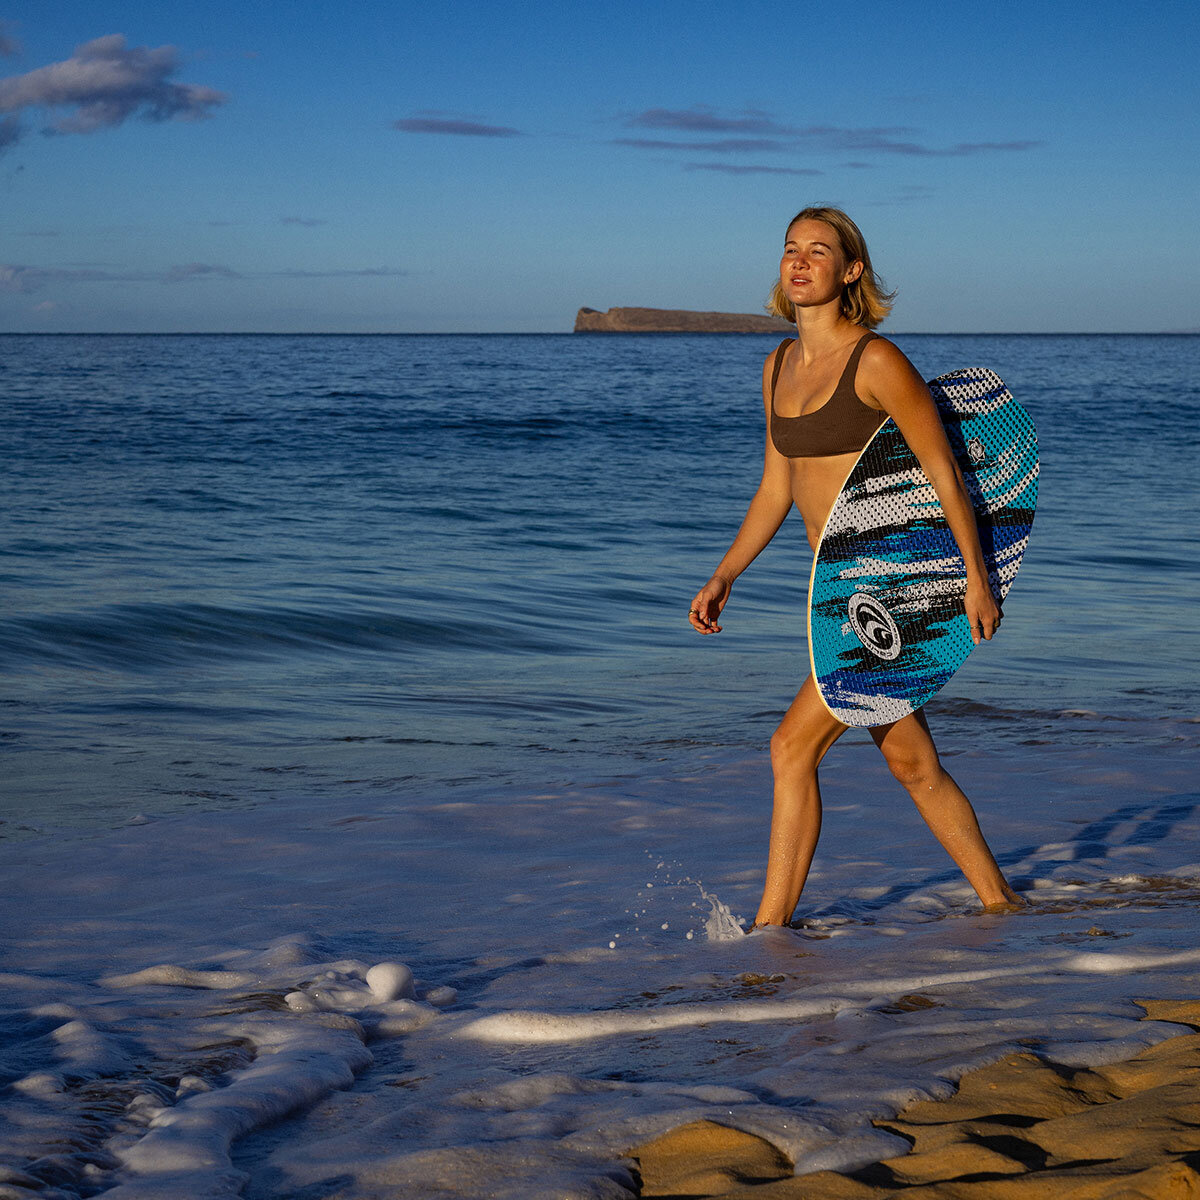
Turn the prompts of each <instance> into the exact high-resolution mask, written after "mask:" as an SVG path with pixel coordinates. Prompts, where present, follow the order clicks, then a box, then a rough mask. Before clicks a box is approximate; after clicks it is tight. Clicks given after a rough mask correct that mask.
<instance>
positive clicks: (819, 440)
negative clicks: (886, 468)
mask: <svg viewBox="0 0 1200 1200" xmlns="http://www.w3.org/2000/svg"><path fill="white" fill-rule="evenodd" d="M875 337H876V335H875V334H873V333H871V332H870V331H869V330H860V331H859V332H858V335H857V336H856V337H855V338H854V340H853V341H850V342H848V343H846V344H844V345H842V346H840V347H838V350H837V351H836V352H834V353H831V354H830V355H829V356H828V361H825V362H815V363H813V364H810V366H809V367H808V368H803V367H801V366H800V365H799V363H798V361H797V362H793V363H792V364H791V366H792V369H791V370H788V369H787V367H788V365H789V364H788V361H787V360H788V357H789V355H790V354H791V353H793V351H794V346H793V339H790V338H789V339H787V340H786V341H784V342H783V343H782V344H781V345H780V346H779V348H778V350H776V352H775V355H774V356H773V362H772V377H771V389H770V409H769V412H770V436H771V440H772V442H773V443H774V445H775V448H776V449H777V450H778V451H779V452H780V453H781V454H783V455H784V457H785V458H786V459H787V463H788V471H789V474H790V479H791V492H792V499H793V501H794V502H795V504H796V507H797V508H798V509H799V510H800V515H801V516H802V517H803V518H804V526H805V530H806V531H807V533H808V540H809V543H810V544H811V545H812V546H813V547H814V548H815V546H816V543H817V539H818V538H819V537H820V534H821V529H822V527H823V526H824V524H825V519H826V518H827V517H828V516H829V510H830V509H831V508H832V507H833V502H834V501H835V500H836V499H837V495H838V492H839V491H840V490H841V487H842V484H843V483H844V482H845V479H846V476H847V475H848V474H849V472H850V469H851V468H852V467H853V466H854V462H855V460H856V459H857V458H858V455H859V452H860V451H861V450H862V448H863V446H865V445H866V443H867V442H868V441H869V440H870V438H871V436H872V434H874V432H875V430H876V429H878V428H879V426H880V425H882V424H883V422H884V421H885V420H886V419H887V414H886V413H884V412H882V411H880V410H879V409H876V408H873V407H871V406H870V405H867V404H865V403H864V402H863V401H862V400H861V399H860V398H859V396H858V394H857V391H856V389H855V378H856V376H857V370H858V362H859V358H860V357H861V355H862V352H863V351H864V350H865V349H866V347H867V345H868V343H870V342H871V341H873V340H874V339H875Z"/></svg>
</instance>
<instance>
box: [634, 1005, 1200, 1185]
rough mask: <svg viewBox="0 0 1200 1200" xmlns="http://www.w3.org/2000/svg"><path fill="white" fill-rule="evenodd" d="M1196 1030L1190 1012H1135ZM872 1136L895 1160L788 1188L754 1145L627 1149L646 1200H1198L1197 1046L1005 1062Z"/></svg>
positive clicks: (786, 1173) (680, 1140) (770, 1155)
mask: <svg viewBox="0 0 1200 1200" xmlns="http://www.w3.org/2000/svg"><path fill="white" fill-rule="evenodd" d="M1139 1004H1141V1006H1142V1007H1143V1008H1144V1009H1145V1010H1146V1019H1147V1020H1155V1021H1171V1022H1175V1023H1178V1024H1180V1025H1183V1026H1190V1027H1191V1028H1192V1029H1197V1030H1200V1001H1191V1000H1189V1001H1177V1000H1173V1001H1154V1000H1142V1001H1139ZM875 1124H876V1125H877V1126H878V1127H879V1128H880V1129H882V1130H885V1131H887V1132H889V1133H895V1134H898V1135H899V1136H901V1137H903V1138H905V1139H907V1140H908V1141H911V1142H912V1150H911V1152H909V1153H908V1154H905V1155H902V1156H900V1157H898V1158H889V1159H885V1160H884V1161H882V1162H878V1163H875V1164H872V1165H871V1166H868V1167H863V1168H861V1169H859V1170H856V1171H852V1172H848V1173H844V1174H843V1173H840V1172H836V1171H818V1172H815V1173H812V1174H807V1175H800V1176H795V1175H793V1174H792V1168H791V1164H790V1163H789V1162H788V1160H787V1158H786V1157H785V1156H784V1155H783V1154H781V1153H780V1151H779V1150H778V1149H777V1148H776V1147H774V1146H772V1145H771V1144H770V1143H769V1142H766V1141H764V1140H763V1139H762V1138H758V1137H754V1136H752V1135H750V1134H747V1133H742V1132H740V1131H738V1130H733V1129H728V1128H725V1127H723V1126H720V1125H717V1124H714V1123H712V1122H709V1121H697V1122H694V1123H692V1124H690V1125H685V1126H682V1127H680V1128H678V1129H674V1130H671V1131H670V1132H668V1133H666V1134H664V1135H662V1136H661V1137H658V1138H655V1139H653V1140H652V1141H649V1142H645V1143H643V1144H642V1145H639V1146H634V1147H632V1148H631V1149H630V1151H629V1157H631V1158H633V1159H635V1160H636V1162H637V1165H638V1170H639V1172H640V1174H641V1179H642V1189H641V1195H642V1196H656V1197H663V1198H666V1197H674V1198H676V1200H682V1198H683V1197H688V1198H700V1197H714V1196H720V1197H722V1198H723V1200H886V1198H887V1197H892V1196H902V1197H903V1198H904V1200H1143V1198H1144V1200H1192V1198H1193V1197H1200V1033H1191V1034H1182V1035H1181V1036H1179V1037H1174V1038H1170V1039H1168V1040H1167V1041H1164V1042H1160V1043H1158V1044H1157V1045H1155V1046H1152V1047H1151V1048H1150V1049H1148V1050H1146V1051H1144V1052H1143V1053H1141V1054H1139V1055H1137V1056H1136V1057H1135V1058H1132V1059H1129V1060H1127V1061H1125V1062H1119V1063H1113V1064H1110V1065H1108V1066H1102V1067H1095V1068H1092V1069H1079V1070H1076V1069H1071V1068H1068V1067H1064V1066H1061V1065H1058V1064H1055V1063H1053V1062H1047V1061H1045V1060H1043V1059H1039V1058H1035V1057H1034V1056H1033V1055H1031V1054H1014V1055H1010V1056H1009V1057H1007V1058H1004V1059H1002V1060H1001V1061H999V1062H996V1063H992V1064H991V1065H989V1066H986V1067H981V1068H979V1069H978V1070H975V1071H971V1072H969V1073H968V1074H966V1075H964V1076H963V1078H962V1079H961V1081H960V1082H959V1088H958V1091H957V1092H956V1093H955V1095H953V1096H952V1097H950V1098H949V1099H946V1100H940V1101H921V1102H918V1103H916V1104H912V1105H909V1106H908V1107H907V1108H906V1109H904V1111H903V1112H901V1113H900V1114H899V1115H898V1116H897V1117H896V1118H895V1119H894V1120H888V1121H877V1122H875Z"/></svg>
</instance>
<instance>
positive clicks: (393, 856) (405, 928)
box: [0, 746, 1200, 1200]
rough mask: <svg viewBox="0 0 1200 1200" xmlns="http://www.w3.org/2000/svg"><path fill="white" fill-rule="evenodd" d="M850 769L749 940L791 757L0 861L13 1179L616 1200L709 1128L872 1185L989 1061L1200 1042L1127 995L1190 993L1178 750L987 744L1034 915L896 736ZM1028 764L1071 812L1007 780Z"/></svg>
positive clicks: (993, 786) (5, 1103)
mask: <svg viewBox="0 0 1200 1200" xmlns="http://www.w3.org/2000/svg"><path fill="white" fill-rule="evenodd" d="M841 762H842V764H843V765H842V766H841V768H840V769H836V770H831V771H830V772H828V773H827V776H826V780H825V785H824V786H825V792H826V797H827V799H828V801H829V804H828V816H827V824H826V830H825V836H824V839H823V841H822V845H821V848H820V851H819V854H818V858H817V861H816V863H815V866H814V871H813V874H812V880H811V883H810V886H809V890H808V892H807V893H806V896H805V903H806V907H805V908H804V909H802V912H801V915H802V916H804V918H805V919H804V924H803V926H802V927H801V928H799V929H797V930H791V931H789V930H780V929H768V930H764V931H760V932H759V933H756V934H755V935H754V936H752V937H745V936H740V935H737V936H735V929H736V922H735V921H734V918H733V914H734V913H736V912H745V911H748V910H752V908H753V904H754V902H755V901H756V899H757V895H756V889H757V885H758V879H759V875H758V872H759V870H761V861H760V856H761V854H762V852H763V849H764V846H765V832H766V805H765V803H762V802H760V800H759V799H757V798H756V799H755V800H754V801H753V802H751V801H750V800H748V799H747V797H748V796H754V795H755V794H756V793H757V795H758V796H762V795H765V794H766V788H765V787H764V786H763V784H764V783H765V773H764V771H763V768H762V766H761V764H754V765H751V766H743V765H739V764H731V765H728V766H726V767H717V766H714V768H713V769H712V771H711V772H710V773H709V774H708V775H707V776H706V777H704V779H703V780H700V781H693V782H691V783H689V784H687V785H686V786H685V785H680V784H674V785H669V784H663V785H652V784H650V783H648V782H640V783H637V784H635V785H633V786H631V787H629V788H628V789H626V790H625V791H621V790H619V789H614V788H594V789H583V790H580V791H578V792H574V793H569V794H566V795H563V796H555V797H552V798H546V799H542V800H538V799H536V798H534V797H529V796H515V797H500V798H495V799H493V798H490V797H487V796H484V795H477V796H475V797H474V798H471V799H469V800H462V799H460V800H459V801H457V802H456V803H455V805H454V806H453V808H452V809H447V808H446V806H445V805H442V804H440V803H433V804H429V805H425V806H422V805H420V804H418V803H413V804H409V805H406V806H397V805H395V804H392V805H390V806H389V805H387V804H381V805H380V806H379V807H378V809H376V810H373V811H370V812H367V811H366V810H365V809H364V808H363V806H362V805H361V804H360V805H358V808H357V810H356V812H355V813H354V814H347V813H345V812H332V813H331V812H327V811H325V810H324V806H321V805H315V804H313V805H310V804H305V803H303V802H300V801H296V802H295V803H293V804H291V805H288V806H283V805H275V806H263V807H261V808H259V809H255V810H250V811H245V812H240V813H221V814H208V815H204V814H200V815H195V816H187V817H172V818H166V819H160V820H152V821H150V822H147V823H144V824H140V825H136V826H125V827H123V828H121V829H118V830H114V831H112V832H110V833H106V834H101V835H94V836H86V837H81V836H74V837H72V838H71V839H70V840H68V839H65V838H64V839H53V838H48V839H43V840H42V841H39V842H31V841H29V840H26V841H24V842H22V843H20V844H19V845H14V844H2V845H0V879H2V880H3V882H2V883H0V905H2V910H0V911H3V912H4V913H5V914H6V917H5V927H4V929H3V930H0V941H2V942H3V944H4V945H5V946H6V947H7V953H6V961H5V963H4V967H5V971H4V973H3V974H0V1019H2V1020H3V1022H4V1028H5V1030H6V1035H7V1036H6V1049H5V1053H4V1056H3V1059H2V1065H3V1068H4V1070H5V1072H6V1076H7V1078H8V1080H9V1081H10V1086H9V1087H8V1089H7V1091H6V1092H5V1093H4V1094H3V1095H0V1118H5V1120H4V1121H3V1122H2V1124H3V1132H2V1133H0V1159H3V1160H4V1161H6V1162H10V1163H13V1164H15V1165H14V1167H13V1169H12V1170H11V1171H10V1173H9V1176H8V1177H7V1178H6V1180H5V1182H6V1184H7V1186H9V1187H11V1188H21V1187H24V1188H26V1189H27V1190H30V1191H33V1190H35V1189H36V1188H41V1189H42V1190H43V1191H44V1190H45V1188H46V1187H52V1188H58V1189H60V1190H63V1191H64V1194H70V1191H71V1190H74V1191H76V1192H79V1191H86V1192H87V1193H89V1194H101V1195H105V1196H110V1197H115V1198H116V1200H149V1198H150V1197H153V1198H154V1200H175V1198H179V1200H182V1198H183V1197H188V1198H189V1200H190V1198H192V1197H233V1196H239V1195H240V1196H244V1197H246V1198H247V1200H267V1198H269V1197H278V1198H282V1197H286V1196H290V1195H294V1194H296V1193H298V1192H301V1191H303V1190H304V1189H313V1190H314V1194H315V1193H317V1192H320V1191H321V1190H322V1189H325V1190H338V1189H340V1190H339V1194H344V1195H347V1196H353V1195H356V1194H362V1195H364V1196H368V1195H374V1194H387V1195H388V1196H390V1197H395V1198H396V1200H429V1198H430V1197H432V1196H438V1197H439V1198H441V1197H446V1198H448V1200H454V1198H455V1197H461V1198H462V1200H467V1198H468V1197H477V1196H478V1195H480V1194H483V1191H484V1190H486V1191H487V1194H490V1195H495V1196H501V1197H511V1198H512V1200H517V1198H518V1197H520V1200H538V1198H540V1197H543V1196H544V1197H547V1198H549V1197H612V1198H614V1200H615V1198H620V1197H627V1196H630V1195H632V1194H633V1177H632V1176H631V1174H630V1173H629V1167H628V1164H627V1163H623V1161H622V1155H623V1154H624V1153H625V1151H627V1150H628V1149H629V1148H630V1147H631V1146H632V1145H634V1144H636V1143H637V1142H639V1141H641V1140H643V1139H645V1138H648V1137H652V1136H655V1135H656V1134H658V1133H661V1132H664V1131H665V1130H667V1129H669V1128H671V1127H672V1126H674V1125H677V1124H680V1123H683V1122H685V1121H690V1120H697V1119H702V1118H704V1119H709V1120H714V1121H717V1122H719V1123H722V1124H726V1125H732V1126H735V1127H737V1128H742V1129H745V1130H747V1131H748V1132H751V1133H755V1134H758V1135H759V1136H762V1137H765V1138H767V1139H768V1140H770V1141H772V1142H773V1143H774V1144H776V1145H778V1146H779V1147H780V1148H781V1149H782V1150H783V1151H784V1152H785V1153H787V1154H789V1155H790V1156H792V1158H793V1159H794V1160H795V1161H796V1162H797V1164H798V1167H799V1168H800V1169H804V1170H809V1169H818V1168H819V1167H822V1166H834V1167H837V1168H840V1169H846V1168H848V1167H853V1166H855V1165H859V1164H861V1163H863V1162H867V1161H871V1160H873V1159H875V1158H878V1157H880V1156H881V1155H887V1154H891V1153H895V1152H897V1150H898V1149H899V1147H898V1146H897V1145H896V1144H895V1139H893V1138H890V1136H889V1135H886V1134H883V1133H881V1132H880V1131H878V1130H875V1129H873V1128H872V1126H871V1125H870V1121H871V1119H872V1118H877V1117H886V1116H888V1115H891V1114H893V1113H895V1112H896V1111H897V1110H898V1109H899V1108H901V1107H902V1106H903V1105H904V1104H905V1103H907V1102H909V1101H911V1100H913V1099H917V1098H922V1097H933V1096H940V1095H946V1094H948V1093H949V1092H950V1091H951V1090H952V1087H953V1083H954V1081H955V1080H956V1079H957V1078H959V1076H960V1075H961V1074H962V1073H963V1072H964V1071H966V1070H969V1069H971V1068H972V1067H974V1066H978V1065H981V1064H982V1063H984V1062H988V1061H993V1060H995V1059H997V1058H999V1057H1002V1056H1003V1055H1004V1054H1007V1053H1010V1052H1012V1051H1014V1050H1033V1051H1034V1052H1035V1053H1045V1054H1050V1055H1052V1056H1056V1057H1058V1058H1059V1059H1061V1060H1062V1061H1067V1062H1072V1063H1077V1064H1081V1065H1082V1064H1096V1063H1100V1062H1104V1061H1112V1060H1114V1059H1116V1058H1120V1057H1126V1056H1128V1055H1129V1054H1132V1053H1134V1052H1136V1051H1137V1050H1138V1049H1140V1048H1141V1047H1143V1046H1146V1045H1150V1044H1153V1043H1154V1042H1156V1041H1159V1040H1161V1039H1163V1038H1165V1037H1168V1036H1170V1035H1171V1034H1173V1033H1175V1032H1178V1031H1179V1030H1178V1028H1177V1027H1173V1026H1170V1025H1166V1024H1163V1023H1160V1022H1150V1021H1144V1020H1141V1019H1140V1016H1141V1012H1140V1010H1139V1009H1138V1008H1137V1007H1136V1005H1135V1004H1134V1003H1133V1000H1134V998H1135V997H1138V996H1146V995H1161V996H1170V995H1195V994H1196V991H1195V967H1196V964H1197V963H1198V962H1200V950H1197V949H1196V948H1195V946H1194V930H1193V924H1194V921H1193V917H1194V910H1195V905H1196V903H1197V901H1198V900H1200V867H1198V866H1197V862H1196V860H1197V858H1198V857H1200V816H1198V812H1200V798H1198V797H1196V796H1195V795H1194V794H1191V793H1188V792H1187V790H1186V787H1185V782H1186V780H1187V779H1188V778H1189V777H1190V776H1189V767H1190V762H1189V760H1188V758H1187V755H1186V754H1181V755H1180V756H1177V757H1176V758H1174V759H1172V758H1169V757H1168V756H1165V755H1164V754H1163V753H1162V751H1161V750H1159V751H1156V752H1155V753H1154V755H1153V756H1151V755H1146V756H1145V757H1144V759H1143V760H1142V761H1140V762H1136V763H1135V762H1131V761H1130V752H1129V750H1128V748H1127V747H1126V748H1123V749H1122V751H1121V756H1120V759H1119V760H1118V759H1117V756H1116V755H1115V754H1114V755H1112V756H1111V757H1106V756H1105V754H1104V753H1103V752H1101V751H1096V750H1089V751H1086V752H1082V751H1069V750H1054V749H1052V748H1039V749H1038V757H1037V759H1036V762H1035V763H1034V764H1033V765H1032V766H1031V765H1030V764H1029V763H1028V762H1026V761H1025V760H1024V759H1021V760H1018V759H1016V758H1015V757H1009V758H1006V757H1005V756H1003V755H999V754H994V755H991V756H989V757H988V758H987V759H983V758H980V759H977V760H976V759H972V757H971V756H969V755H963V756H959V757H958V759H957V761H956V765H955V774H956V776H957V777H959V778H960V781H962V782H964V783H965V784H966V785H967V786H968V790H969V791H971V792H972V794H973V796H974V798H975V799H976V801H977V803H978V807H979V809H980V813H981V818H982V820H983V823H984V825H985V827H986V828H987V829H988V831H989V834H990V835H991V837H992V841H993V844H994V845H995V847H996V849H997V851H998V853H999V854H1000V856H1001V859H1002V860H1003V861H1004V865H1005V868H1006V870H1007V871H1008V873H1009V875H1010V877H1012V878H1013V879H1014V880H1015V881H1016V882H1017V885H1018V887H1019V888H1020V890H1021V891H1022V892H1023V893H1024V894H1025V895H1026V897H1028V898H1029V900H1030V904H1029V907H1028V909H1027V910H1026V911H1024V912H1021V913H1018V914H1014V915H1011V916H1001V915H987V914H980V913H979V912H978V910H977V907H976V906H975V904H974V902H973V898H972V896H971V893H970V891H969V889H967V888H966V887H965V885H964V884H963V882H962V880H961V879H960V878H958V877H957V875H956V874H955V873H954V871H953V869H952V868H951V867H949V866H948V864H947V863H946V861H945V860H944V858H943V857H942V856H941V852H940V851H939V850H938V848H937V847H936V845H934V844H933V842H932V839H931V838H930V837H929V835H928V832H927V831H926V830H924V827H923V826H922V825H921V824H920V822H919V820H917V818H916V817H915V814H913V812H912V811H911V808H910V807H909V806H908V805H907V803H906V802H905V801H904V798H903V796H902V794H901V793H900V792H899V790H898V789H897V788H896V787H895V785H894V784H892V782H891V781H890V779H889V778H887V776H886V772H885V771H884V769H883V768H882V767H881V766H879V765H878V764H877V762H876V759H875V757H874V755H873V751H872V750H871V748H870V747H863V748H860V747H857V746H851V747H849V748H847V751H846V752H845V753H844V754H843V756H842V759H841ZM1022 768H1024V769H1025V770H1026V772H1027V773H1028V774H1031V775H1032V776H1033V779H1032V780H1029V779H1025V780H1023V781H1022V782H1021V783H1020V784H1019V789H1020V791H1021V793H1022V794H1025V793H1028V792H1030V791H1032V790H1035V789H1036V790H1037V791H1038V793H1039V794H1040V795H1042V796H1052V797H1053V803H1049V804H1047V803H1040V804H1037V805H1033V804H1024V803H1023V804H1020V805H1018V804H1014V803H1013V802H1012V800H1011V798H1010V789H1011V788H1012V787H1014V786H1017V785H1014V784H1012V783H1011V782H1010V781H1011V780H1013V779H1017V778H1019V777H1020V776H1019V771H1020V769H1022ZM1138 776H1140V777H1141V778H1142V780H1143V781H1148V782H1142V783H1140V784H1137V785H1131V783H1130V780H1131V778H1137V777H1138ZM1100 779H1103V780H1104V781H1105V782H1103V783H1102V784H1098V783H1097V780H1100ZM1131 786H1136V787H1137V788H1138V789H1139V790H1137V791H1136V792H1132V791H1131V790H1130V789H1131ZM685 801H686V803H685ZM756 805H758V806H759V807H758V808H756V807H755V806H756ZM348 816H370V817H371V818H372V819H371V820H360V821H347V819H346V818H347V817H348ZM630 817H636V818H637V820H636V821H634V822H633V823H632V824H631V823H630V821H629V818H630ZM648 853H649V854H650V855H651V859H650V861H651V871H650V874H647V857H646V856H647V854H648ZM684 864H686V868H685V866H684ZM518 878H519V887H520V889H521V891H520V903H514V902H505V900H504V898H506V897H507V898H509V900H510V901H511V898H512V897H513V896H514V895H516V893H514V891H513V886H514V882H515V881H516V880H517V879H518ZM698 880H703V883H702V884H701V885H699V887H700V892H698V883H697V881H698ZM649 885H653V886H649ZM718 905H719V906H720V907H719V908H718V907H717V906H718ZM714 912H715V913H718V914H719V915H720V917H721V920H720V921H719V922H718V928H717V929H716V930H715V932H714V930H713V928H711V927H710V926H709V923H710V922H711V920H712V917H713V914H714ZM706 927H709V928H708V933H707V934H706ZM689 934H691V935H692V936H691V938H690V939H689V936H688V935H689ZM610 943H612V944H613V947H614V948H610ZM289 1114H293V1115H292V1116H291V1117H290V1118H289ZM281 1120H282V1122H283V1123H282V1124H280V1123H279V1122H280V1121H281ZM64 1147H66V1148H65V1149H64Z"/></svg>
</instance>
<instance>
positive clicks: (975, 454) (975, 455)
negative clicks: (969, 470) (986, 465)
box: [967, 437, 987, 464]
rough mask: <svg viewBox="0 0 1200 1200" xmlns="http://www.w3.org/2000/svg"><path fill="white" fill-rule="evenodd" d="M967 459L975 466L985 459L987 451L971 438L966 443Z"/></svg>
mask: <svg viewBox="0 0 1200 1200" xmlns="http://www.w3.org/2000/svg"><path fill="white" fill-rule="evenodd" d="M967 457H968V458H969V459H970V460H971V461H972V462H973V463H976V464H978V463H981V462H983V460H984V459H985V458H987V450H985V449H984V445H983V443H982V442H981V441H980V440H979V439H978V438H977V437H973V438H972V439H971V440H970V441H969V442H968V443H967Z"/></svg>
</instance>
